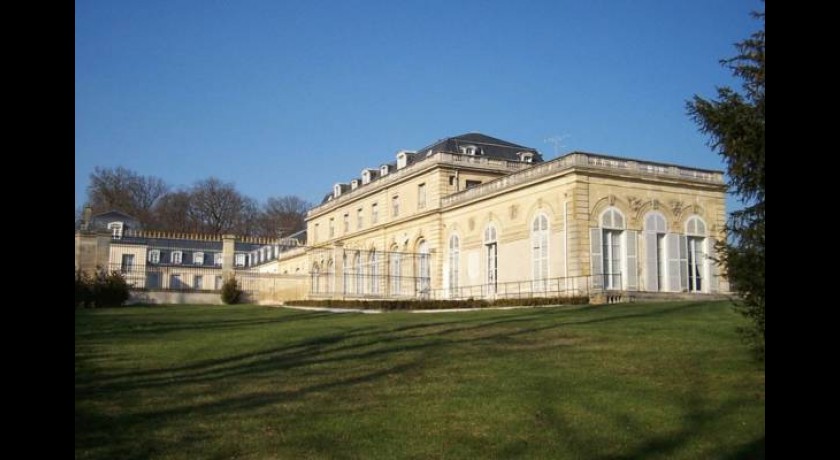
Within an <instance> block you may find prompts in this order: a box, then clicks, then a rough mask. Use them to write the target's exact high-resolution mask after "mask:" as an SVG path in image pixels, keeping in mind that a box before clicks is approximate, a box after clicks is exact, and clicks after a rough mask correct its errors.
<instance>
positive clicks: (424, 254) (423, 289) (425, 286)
mask: <svg viewBox="0 0 840 460" xmlns="http://www.w3.org/2000/svg"><path fill="white" fill-rule="evenodd" d="M417 252H418V253H419V256H418V258H417V265H418V267H417V273H419V274H420V276H419V277H418V278H417V293H418V294H419V295H420V297H428V296H429V290H430V288H431V267H430V266H429V262H430V260H429V245H428V244H427V243H426V240H421V241H420V243H418V244H417Z"/></svg>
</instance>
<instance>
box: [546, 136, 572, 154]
mask: <svg viewBox="0 0 840 460" xmlns="http://www.w3.org/2000/svg"><path fill="white" fill-rule="evenodd" d="M568 137H570V136H569V135H568V134H562V135H559V136H551V137H549V138H547V139H545V140H544V141H543V142H550V143H552V144H554V156H558V155H560V147H565V146H566V144H564V143H563V141H564V140H565V139H566V138H568Z"/></svg>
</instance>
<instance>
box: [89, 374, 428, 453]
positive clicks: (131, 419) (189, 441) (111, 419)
mask: <svg viewBox="0 0 840 460" xmlns="http://www.w3.org/2000/svg"><path fill="white" fill-rule="evenodd" d="M418 365H420V364H419V363H418V362H408V363H402V364H398V365H395V366H391V367H387V368H385V369H379V370H375V371H372V372H367V373H363V374H361V375H356V376H352V377H347V378H342V379H335V380H331V381H328V382H323V383H318V384H314V385H311V386H308V387H304V388H301V389H297V390H294V391H280V390H278V391H270V392H267V391H261V392H255V393H250V394H247V395H243V396H237V397H232V398H227V399H222V400H218V401H211V402H202V403H191V404H185V405H181V406H178V407H173V408H166V409H161V410H150V411H143V412H134V413H125V414H120V415H116V416H107V415H103V414H101V413H97V412H94V411H90V410H85V409H81V410H80V409H78V407H77V409H76V418H75V421H76V453H77V458H78V457H79V452H80V451H88V452H94V451H96V450H97V449H101V450H104V452H100V453H99V455H98V456H99V457H100V458H109V459H110V458H121V459H140V458H149V457H150V456H153V455H154V454H156V453H160V452H164V451H167V450H177V451H182V452H183V451H189V450H190V445H200V444H203V443H204V442H205V441H207V440H208V439H209V438H210V435H209V434H208V435H201V436H198V435H195V434H190V433H188V432H189V431H190V429H189V428H185V429H184V431H185V432H187V433H186V434H185V435H184V436H179V437H177V439H171V440H170V439H168V437H155V440H154V445H148V444H143V443H140V445H138V436H141V437H142V436H143V435H147V436H148V435H151V434H153V433H152V432H153V431H154V430H155V429H156V428H158V427H161V426H165V425H167V424H171V423H172V422H173V421H177V420H179V419H182V418H183V419H190V418H192V417H200V418H204V419H210V418H214V417H219V416H227V415H230V414H243V413H246V412H249V411H253V410H256V409H260V408H263V407H266V406H272V405H276V404H281V403H285V402H290V401H294V400H297V399H300V398H302V397H304V396H306V395H307V394H310V393H315V392H322V391H329V390H332V389H335V388H347V387H352V386H355V385H361V384H365V383H370V382H374V381H376V380H379V379H382V378H387V377H389V376H392V375H394V374H400V373H403V372H405V371H408V370H410V369H415V368H416V367H417V366H418ZM193 431H194V430H193Z"/></svg>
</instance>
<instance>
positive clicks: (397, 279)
mask: <svg viewBox="0 0 840 460" xmlns="http://www.w3.org/2000/svg"><path fill="white" fill-rule="evenodd" d="M398 249H399V248H398V247H397V246H394V247H393V248H392V249H391V254H390V259H391V260H390V265H391V267H390V269H391V273H390V277H389V279H390V281H391V282H390V291H391V295H392V296H398V295H400V291H401V289H400V288H401V282H402V255H401V254H400V253H399V252H397V251H398Z"/></svg>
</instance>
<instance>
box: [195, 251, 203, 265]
mask: <svg viewBox="0 0 840 460" xmlns="http://www.w3.org/2000/svg"><path fill="white" fill-rule="evenodd" d="M193 263H194V264H195V265H204V253H203V252H195V253H193Z"/></svg>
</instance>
